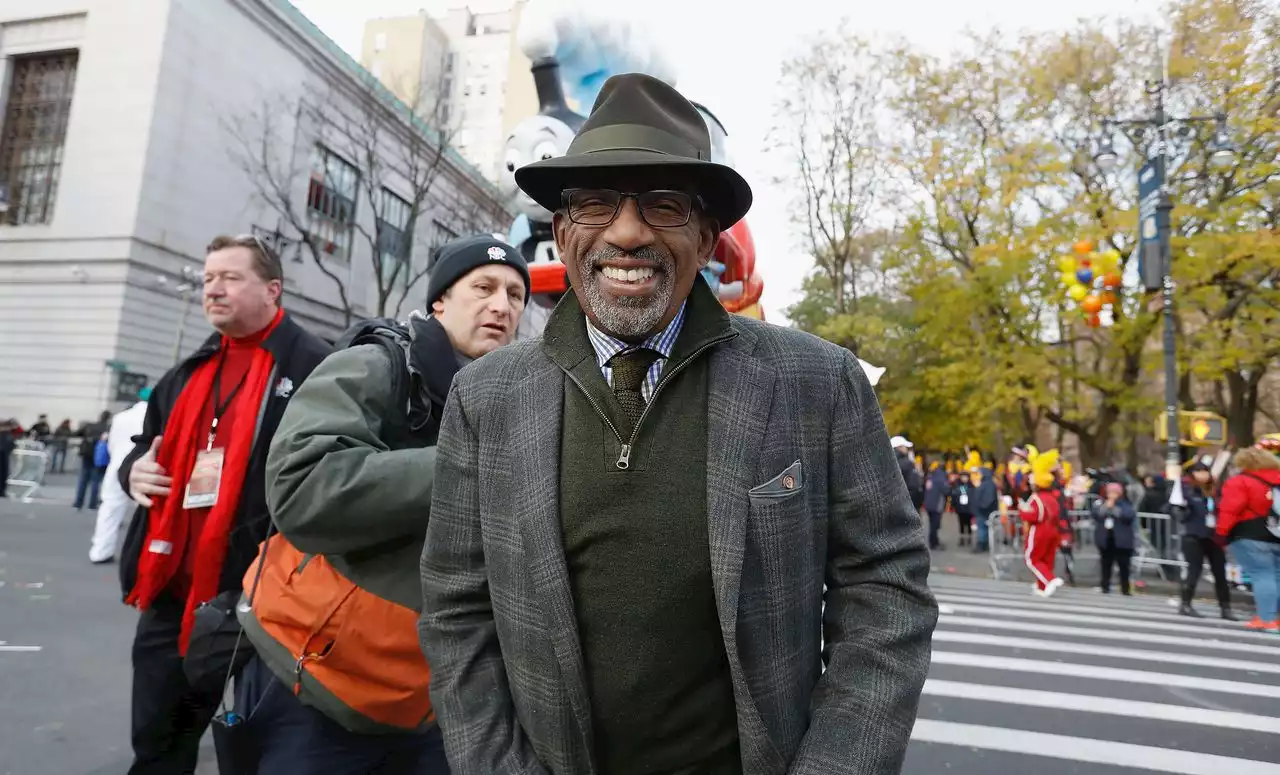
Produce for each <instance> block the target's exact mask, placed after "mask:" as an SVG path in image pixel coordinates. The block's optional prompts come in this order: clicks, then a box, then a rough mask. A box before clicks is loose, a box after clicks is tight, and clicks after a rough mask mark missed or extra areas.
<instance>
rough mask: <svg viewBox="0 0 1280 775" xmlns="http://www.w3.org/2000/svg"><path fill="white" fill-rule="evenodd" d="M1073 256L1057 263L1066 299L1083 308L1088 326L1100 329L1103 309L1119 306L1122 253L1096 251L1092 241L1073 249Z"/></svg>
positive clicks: (1075, 246)
mask: <svg viewBox="0 0 1280 775" xmlns="http://www.w3.org/2000/svg"><path fill="white" fill-rule="evenodd" d="M1072 253H1073V254H1074V255H1068V256H1063V257H1062V258H1060V259H1058V268H1059V269H1061V270H1062V276H1061V278H1060V279H1061V281H1062V285H1063V287H1065V288H1066V289H1067V296H1068V297H1070V299H1071V300H1072V301H1074V302H1078V303H1079V304H1080V312H1081V313H1082V314H1083V315H1084V321H1085V325H1087V326H1089V327H1090V328H1097V327H1098V326H1100V325H1102V310H1103V308H1111V307H1114V306H1115V305H1116V304H1119V303H1120V285H1121V283H1122V282H1123V278H1121V276H1120V253H1119V252H1117V251H1115V250H1106V251H1103V252H1101V253H1099V252H1097V251H1096V250H1095V249H1094V245H1093V243H1092V242H1090V241H1089V240H1080V241H1079V242H1077V243H1076V244H1075V245H1073V246H1072Z"/></svg>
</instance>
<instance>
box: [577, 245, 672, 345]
mask: <svg viewBox="0 0 1280 775" xmlns="http://www.w3.org/2000/svg"><path fill="white" fill-rule="evenodd" d="M625 255H630V256H632V257H634V258H638V259H641V260H643V261H650V262H653V263H654V264H657V265H658V267H659V268H660V269H661V271H662V274H661V280H660V281H659V285H658V288H657V290H655V291H654V292H653V294H652V295H651V296H610V295H609V294H607V293H605V292H604V289H603V288H601V287H600V280H599V277H598V276H597V275H596V267H597V266H598V265H599V264H600V262H602V261H607V260H609V259H611V258H617V257H619V256H625ZM578 274H579V276H581V277H582V289H581V293H580V296H581V302H582V306H583V310H584V311H587V312H589V313H590V314H591V315H592V316H593V317H594V318H595V323H596V325H597V326H599V327H600V328H601V329H602V330H603V331H604V332H605V333H606V334H612V335H613V336H616V337H618V338H619V339H641V338H643V337H646V336H648V335H649V334H652V333H653V331H654V329H655V328H657V326H658V323H659V322H661V321H662V316H663V315H665V314H666V312H667V308H668V307H669V306H670V305H671V296H672V294H673V293H674V292H675V285H676V277H675V275H676V265H675V261H673V260H672V258H671V256H669V255H667V254H665V253H663V252H661V251H659V250H657V249H656V248H653V247H648V246H646V247H642V248H640V249H639V250H636V251H634V252H632V253H630V254H628V253H627V252H626V251H623V250H619V249H618V248H614V247H609V246H606V247H602V248H596V249H595V250H593V251H591V252H590V253H587V254H586V255H584V256H583V257H582V258H580V259H578Z"/></svg>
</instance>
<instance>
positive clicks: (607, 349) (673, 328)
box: [583, 302, 688, 368]
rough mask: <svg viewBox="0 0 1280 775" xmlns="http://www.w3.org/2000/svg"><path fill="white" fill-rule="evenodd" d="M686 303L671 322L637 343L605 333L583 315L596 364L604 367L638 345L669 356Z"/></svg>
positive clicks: (678, 331)
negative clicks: (614, 357)
mask: <svg viewBox="0 0 1280 775" xmlns="http://www.w3.org/2000/svg"><path fill="white" fill-rule="evenodd" d="M687 304H688V302H682V303H681V304H680V309H678V310H676V316H675V317H673V318H671V322H670V323H668V324H667V327H666V328H664V329H662V330H661V331H659V332H657V333H656V334H653V335H652V336H650V337H649V338H648V339H645V340H644V341H643V342H639V343H637V344H630V343H628V342H624V341H622V340H621V339H617V338H615V337H612V336H610V335H609V334H606V333H605V332H603V331H601V330H600V329H598V328H596V327H595V326H594V325H592V324H591V318H589V317H587V316H586V315H583V319H584V320H585V321H586V324H587V339H589V340H591V348H592V349H593V350H595V353H596V364H597V365H599V366H600V368H604V367H605V366H606V365H608V363H609V361H610V360H611V359H612V358H613V356H615V355H617V354H618V353H620V352H625V351H627V350H634V349H636V348H638V347H647V348H649V349H650V350H655V351H656V352H657V353H658V354H659V355H661V356H662V357H663V358H670V357H671V350H672V348H674V347H675V344H676V338H677V337H679V336H680V329H681V327H683V326H684V311H685V306H686V305H687Z"/></svg>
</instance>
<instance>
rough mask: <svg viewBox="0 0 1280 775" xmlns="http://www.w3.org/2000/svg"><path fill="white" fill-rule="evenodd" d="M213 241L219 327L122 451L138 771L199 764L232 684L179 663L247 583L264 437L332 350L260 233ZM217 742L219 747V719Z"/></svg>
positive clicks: (263, 510) (260, 498) (211, 276)
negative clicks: (205, 624) (199, 629)
mask: <svg viewBox="0 0 1280 775" xmlns="http://www.w3.org/2000/svg"><path fill="white" fill-rule="evenodd" d="M206 252H207V255H206V256H205V264H204V312H205V317H206V318H207V319H208V320H209V323H210V325H212V326H213V327H214V329H216V333H215V334H214V335H213V336H211V337H210V338H209V339H208V340H207V341H206V342H205V343H204V344H203V345H202V346H201V347H200V349H199V350H197V351H196V352H195V354H193V355H192V356H191V357H189V358H187V359H186V360H185V361H183V362H182V363H180V364H178V365H177V366H175V367H174V368H173V369H172V370H171V371H169V372H168V373H167V374H165V375H164V376H163V377H162V378H161V379H160V381H159V382H158V383H157V384H156V386H155V389H154V390H153V391H152V395H151V401H150V402H149V403H148V404H147V413H146V417H145V419H144V420H143V430H142V433H141V434H140V435H138V436H136V437H134V442H135V443H134V448H133V451H132V452H130V453H129V455H127V456H126V457H125V459H124V462H123V463H121V465H120V485H121V487H122V488H123V489H124V490H125V491H126V492H128V493H129V495H130V497H132V498H133V499H134V500H135V501H136V502H137V503H138V509H137V511H136V513H135V514H134V517H133V521H132V522H131V524H130V525H129V532H128V535H127V536H126V538H125V543H124V548H123V550H122V551H121V553H120V558H121V563H120V581H121V587H122V590H123V593H124V600H125V602H126V603H127V604H128V605H131V606H134V607H136V608H138V609H139V610H140V611H141V612H142V615H141V616H140V617H139V619H138V627H137V632H136V634H135V636H134V641H133V707H132V738H133V740H132V742H133V752H134V761H133V766H132V767H131V768H130V769H129V773H130V775H143V774H144V773H157V774H165V775H167V774H168V773H174V774H175V775H177V774H178V773H188V772H193V771H194V770H195V766H196V760H197V754H198V749H199V746H200V738H201V737H202V736H203V735H204V732H205V729H206V728H207V727H208V726H209V722H210V720H211V719H212V717H213V714H214V712H215V711H216V709H217V706H218V702H219V701H220V699H221V697H222V688H223V687H222V681H221V680H218V681H215V682H213V685H212V686H208V685H192V683H191V682H190V678H189V676H190V671H189V668H190V665H187V666H186V667H187V668H188V669H184V657H186V655H187V653H188V651H189V649H190V646H191V636H192V626H193V624H194V621H195V614H196V610H197V608H199V607H200V606H201V605H202V604H204V603H206V602H209V601H211V600H213V599H214V598H215V597H216V598H219V600H222V599H223V598H224V597H225V598H226V599H227V600H229V601H230V604H231V605H234V603H235V598H237V597H238V596H239V593H240V589H241V579H242V578H243V576H244V574H245V571H246V570H247V569H248V567H249V565H250V564H251V563H252V562H253V559H254V557H255V556H256V554H257V549H258V544H259V543H260V542H261V541H262V540H263V539H264V537H265V535H266V532H267V526H268V524H269V522H270V516H269V514H268V512H267V506H266V501H265V494H264V493H265V485H266V477H265V474H264V466H265V464H266V457H267V447H268V445H269V444H270V442H271V437H272V435H273V434H274V432H275V428H276V426H277V424H279V422H280V417H281V415H282V414H283V413H284V408H285V405H286V403H287V402H288V399H289V396H290V395H292V393H293V391H294V389H295V388H296V387H297V385H299V384H301V383H302V381H303V380H304V379H305V378H306V377H307V375H308V374H310V373H311V370H312V369H314V368H315V367H316V365H317V364H319V363H320V361H321V360H322V359H323V358H324V357H325V356H326V355H327V354H328V351H329V348H328V345H326V344H325V343H324V342H323V341H322V340H320V339H319V338H318V337H316V336H314V335H313V334H310V333H308V332H307V331H305V330H303V329H302V327H301V326H299V325H298V324H297V323H296V322H294V321H293V320H292V319H291V318H290V317H289V315H288V314H286V313H285V311H284V309H283V308H282V307H281V305H280V295H281V291H282V284H283V282H284V271H283V268H282V266H281V264H280V259H279V258H278V257H277V256H276V255H275V254H274V253H273V252H272V251H271V250H270V249H269V248H267V247H266V246H265V245H264V244H263V243H262V242H261V240H259V239H257V238H256V237H252V236H242V237H218V238H215V239H214V240H213V242H212V243H211V244H210V245H209V247H208V249H207V251H206ZM218 678H219V679H221V678H222V676H219V677H218ZM214 743H215V746H216V747H217V748H218V749H219V756H220V757H221V756H222V755H223V749H224V748H225V747H226V742H225V740H224V739H223V735H222V734H221V733H220V732H219V730H215V734H214Z"/></svg>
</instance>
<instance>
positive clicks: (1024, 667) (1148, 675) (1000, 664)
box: [933, 651, 1280, 699]
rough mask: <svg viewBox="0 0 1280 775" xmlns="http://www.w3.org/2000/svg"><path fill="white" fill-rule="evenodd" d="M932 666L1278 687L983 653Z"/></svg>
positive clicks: (955, 655)
mask: <svg viewBox="0 0 1280 775" xmlns="http://www.w3.org/2000/svg"><path fill="white" fill-rule="evenodd" d="M933 663H934V664H935V665H955V666H959V667H976V668H987V669H991V670H1002V671H1005V672H1022V673H1038V674H1042V675H1054V676H1059V677H1073V678H1090V679H1094V680H1098V681H1121V682H1124V683H1134V684H1149V685H1152V686H1161V687H1165V688H1168V687H1174V686H1176V687H1179V688H1183V689H1198V690H1201V691H1209V692H1221V693H1224V694H1238V695H1242V696H1246V697H1268V698H1272V699H1280V686H1267V685H1264V684H1252V683H1244V682H1242V681H1227V680H1223V679H1221V678H1201V677H1199V676H1190V675H1177V674H1175V673H1157V672H1154V671H1148V670H1129V669H1126V668H1119V667H1099V666H1095V665H1077V664H1072V663H1062V662H1054V663H1052V664H1050V663H1045V662H1039V661H1036V660H1033V659H1022V658H1018V657H1005V656H989V655H987V654H964V653H960V652H953V651H934V652H933Z"/></svg>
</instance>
